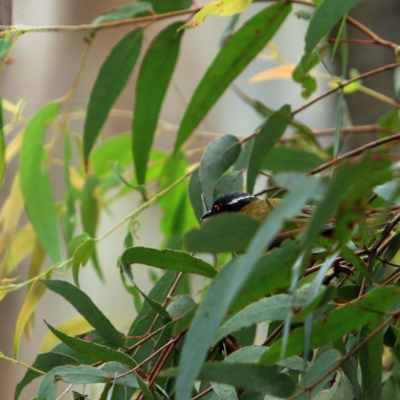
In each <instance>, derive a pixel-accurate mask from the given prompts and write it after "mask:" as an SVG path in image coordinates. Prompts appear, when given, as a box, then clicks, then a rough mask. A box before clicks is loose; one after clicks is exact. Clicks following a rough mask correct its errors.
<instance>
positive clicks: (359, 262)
mask: <svg viewBox="0 0 400 400" xmlns="http://www.w3.org/2000/svg"><path fill="white" fill-rule="evenodd" d="M340 255H341V257H343V258H344V259H345V260H347V261H349V262H350V263H351V265H353V266H354V267H355V268H356V270H358V271H359V272H360V274H361V275H362V276H363V277H364V278H366V279H367V280H368V282H369V283H372V282H371V274H370V272H369V270H368V268H367V265H366V264H365V261H364V260H363V259H362V258H360V257H359V256H358V255H357V254H356V253H355V252H354V251H353V250H352V249H350V248H349V247H348V246H343V247H342V249H341V250H340Z"/></svg>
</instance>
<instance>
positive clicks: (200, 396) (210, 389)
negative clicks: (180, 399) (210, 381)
mask: <svg viewBox="0 0 400 400" xmlns="http://www.w3.org/2000/svg"><path fill="white" fill-rule="evenodd" d="M213 390H214V388H213V387H212V386H210V387H209V388H208V389H206V390H204V391H203V392H201V393H199V394H198V395H197V396H194V397H192V398H191V399H190V400H198V399H201V398H202V397H203V396H205V395H206V394H208V393H210V392H212V391H213Z"/></svg>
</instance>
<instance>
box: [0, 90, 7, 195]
mask: <svg viewBox="0 0 400 400" xmlns="http://www.w3.org/2000/svg"><path fill="white" fill-rule="evenodd" d="M5 172H6V143H5V141H4V130H3V99H2V96H1V91H0V187H1V186H2V185H3V180H4V174H5Z"/></svg>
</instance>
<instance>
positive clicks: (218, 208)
mask: <svg viewBox="0 0 400 400" xmlns="http://www.w3.org/2000/svg"><path fill="white" fill-rule="evenodd" d="M213 208H214V211H215V212H220V211H221V207H220V206H219V205H218V204H215V205H214V207H213Z"/></svg>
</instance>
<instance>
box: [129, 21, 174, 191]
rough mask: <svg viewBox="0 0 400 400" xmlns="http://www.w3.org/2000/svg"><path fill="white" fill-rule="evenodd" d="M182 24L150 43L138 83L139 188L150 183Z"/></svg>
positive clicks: (134, 134) (134, 140) (135, 153)
mask: <svg viewBox="0 0 400 400" xmlns="http://www.w3.org/2000/svg"><path fill="white" fill-rule="evenodd" d="M181 25H182V23H181V22H175V23H173V24H172V25H170V26H168V27H167V28H165V29H164V30H162V31H161V32H160V33H159V34H158V35H157V37H156V38H155V39H154V40H153V41H152V42H151V43H150V46H149V48H148V50H147V53H146V55H145V57H144V59H143V61H142V65H141V67H140V71H139V76H138V79H137V83H136V99H135V108H134V112H133V126H132V144H133V162H134V164H135V173H136V178H137V181H138V183H139V185H142V184H144V183H145V181H146V170H147V161H148V157H149V154H150V149H151V146H152V143H153V138H154V134H155V131H156V128H157V123H158V117H159V114H160V111H161V106H162V102H163V100H164V97H165V94H166V92H167V89H168V86H169V82H170V80H171V77H172V74H173V71H174V68H175V64H176V61H177V58H178V53H179V47H180V41H181V37H182V33H179V32H177V30H178V28H179V27H180V26H181Z"/></svg>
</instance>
